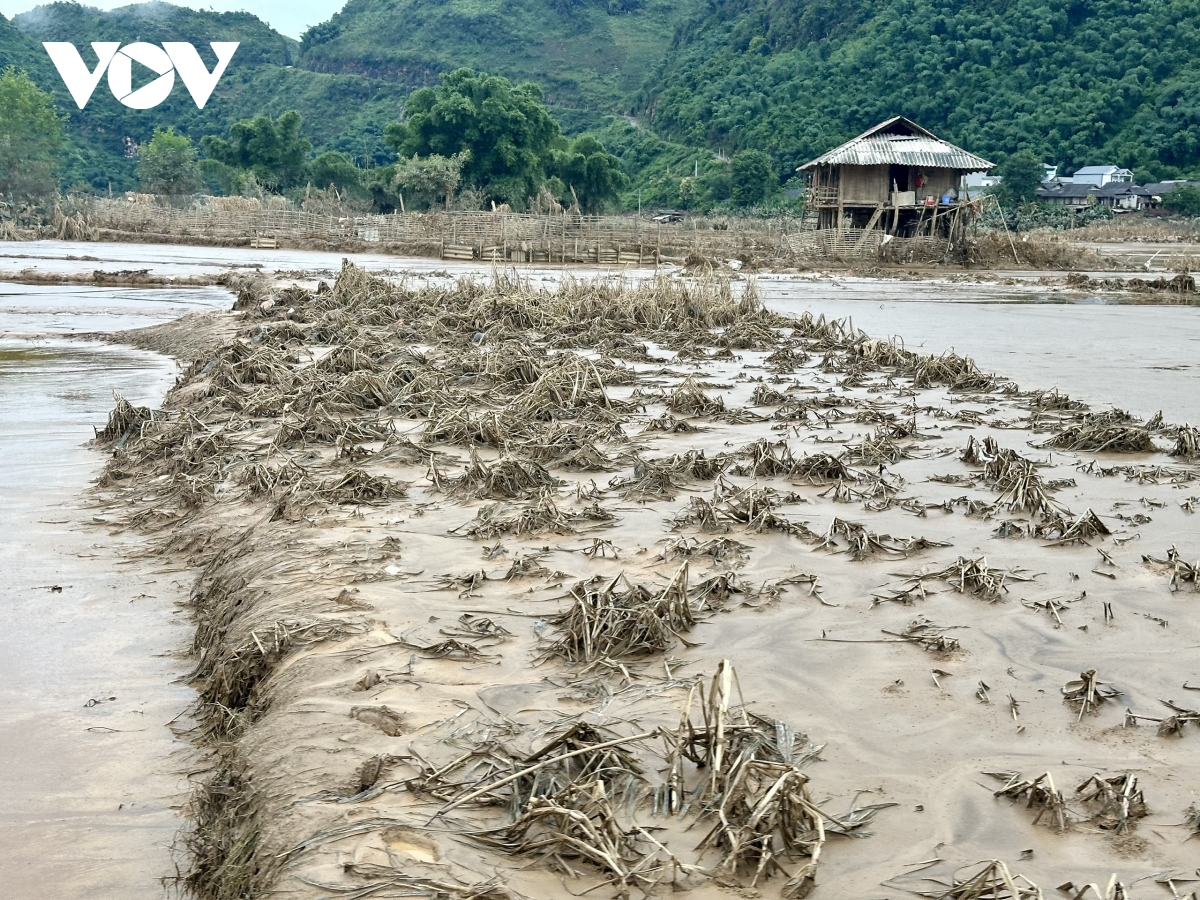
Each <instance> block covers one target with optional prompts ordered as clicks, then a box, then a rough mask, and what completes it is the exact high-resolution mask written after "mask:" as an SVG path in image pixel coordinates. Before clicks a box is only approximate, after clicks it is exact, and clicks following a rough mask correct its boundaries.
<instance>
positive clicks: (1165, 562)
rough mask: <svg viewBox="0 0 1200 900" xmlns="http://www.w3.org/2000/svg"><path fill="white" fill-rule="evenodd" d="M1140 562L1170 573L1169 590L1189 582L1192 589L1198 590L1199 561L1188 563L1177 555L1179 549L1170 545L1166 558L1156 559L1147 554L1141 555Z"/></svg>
mask: <svg viewBox="0 0 1200 900" xmlns="http://www.w3.org/2000/svg"><path fill="white" fill-rule="evenodd" d="M1142 562H1144V563H1147V564H1150V565H1154V566H1159V567H1161V568H1164V569H1166V570H1167V571H1169V572H1170V573H1171V591H1172V592H1177V591H1180V590H1182V589H1183V586H1184V585H1185V584H1188V583H1190V584H1191V585H1192V590H1193V591H1197V590H1200V561H1197V562H1194V563H1190V562H1188V561H1187V560H1185V559H1184V558H1183V557H1182V556H1180V555H1179V551H1178V550H1176V549H1175V548H1174V547H1171V548H1170V549H1169V550H1168V551H1167V558H1166V559H1158V558H1156V557H1153V556H1150V555H1148V554H1143V555H1142Z"/></svg>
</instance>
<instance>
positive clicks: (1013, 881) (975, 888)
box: [914, 859, 1044, 900]
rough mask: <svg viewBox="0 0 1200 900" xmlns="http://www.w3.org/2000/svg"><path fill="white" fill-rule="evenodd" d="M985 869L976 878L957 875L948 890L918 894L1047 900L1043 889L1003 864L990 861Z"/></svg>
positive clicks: (966, 899) (947, 899)
mask: <svg viewBox="0 0 1200 900" xmlns="http://www.w3.org/2000/svg"><path fill="white" fill-rule="evenodd" d="M982 866H983V867H982V868H981V869H979V871H977V872H975V873H974V874H972V875H965V876H962V877H960V876H959V874H958V872H955V873H954V874H953V875H952V876H950V883H949V884H948V885H946V889H945V890H940V889H934V890H921V891H914V893H916V894H918V895H919V896H921V897H931V898H933V900H1043V896H1044V895H1043V894H1042V890H1041V888H1039V887H1038V886H1037V885H1036V884H1034V883H1033V882H1032V881H1030V880H1029V879H1028V878H1026V877H1025V876H1024V875H1013V874H1012V872H1011V871H1009V868H1008V866H1007V865H1006V864H1005V863H1003V862H1002V861H1000V860H998V859H993V860H988V861H987V862H985V863H983V864H982ZM930 880H933V879H930ZM943 883H944V882H943Z"/></svg>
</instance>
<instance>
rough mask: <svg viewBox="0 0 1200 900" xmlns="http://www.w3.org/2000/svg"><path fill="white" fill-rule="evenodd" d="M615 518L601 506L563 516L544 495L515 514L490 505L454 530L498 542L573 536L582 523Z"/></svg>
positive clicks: (500, 504) (501, 504) (507, 508)
mask: <svg viewBox="0 0 1200 900" xmlns="http://www.w3.org/2000/svg"><path fill="white" fill-rule="evenodd" d="M612 518H613V514H612V513H610V512H609V511H608V510H606V509H603V508H602V507H600V506H599V505H598V504H593V505H592V506H589V507H585V508H584V509H583V510H580V511H572V512H564V511H563V510H561V509H560V508H559V506H558V504H557V503H555V502H554V498H553V497H552V496H551V495H550V494H543V495H542V496H541V497H540V498H539V499H538V501H537V502H536V503H534V504H533V505H531V506H527V507H524V508H523V509H520V510H519V511H516V512H514V511H513V508H512V507H511V506H509V505H507V504H506V503H504V502H502V501H497V502H495V503H489V504H487V505H486V506H484V507H483V508H482V509H480V510H479V512H478V513H476V515H475V518H474V519H472V520H471V521H469V522H466V523H464V524H462V525H459V526H458V527H457V528H454V529H451V533H452V534H464V535H467V536H468V537H474V538H496V537H500V536H502V535H505V534H511V535H522V534H544V533H546V532H553V533H554V534H571V533H572V532H574V531H575V530H576V527H575V526H576V525H578V524H580V523H582V522H588V521H590V522H607V521H610V520H611V519H612Z"/></svg>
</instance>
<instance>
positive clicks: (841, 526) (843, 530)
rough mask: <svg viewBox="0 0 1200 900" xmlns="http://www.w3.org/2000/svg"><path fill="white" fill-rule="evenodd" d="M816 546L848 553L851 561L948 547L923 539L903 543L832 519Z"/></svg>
mask: <svg viewBox="0 0 1200 900" xmlns="http://www.w3.org/2000/svg"><path fill="white" fill-rule="evenodd" d="M843 545H844V546H843ZM817 546H818V548H825V549H829V550H832V551H834V552H835V553H849V554H850V558H851V559H855V560H863V559H867V558H869V557H871V556H874V555H875V554H877V553H885V554H896V555H900V556H907V555H908V554H909V552H911V551H912V550H914V549H924V548H926V547H948V546H950V545H949V544H945V543H939V542H935V541H928V540H926V539H925V538H918V539H917V540H911V541H903V540H899V539H898V538H894V537H892V536H891V535H889V534H875V533H874V532H873V531H868V530H867V529H866V528H865V527H864V526H862V525H860V524H858V523H857V522H847V521H846V520H844V519H838V518H834V520H833V524H831V525H830V526H829V530H828V531H826V532H825V534H824V536H823V537H822V538H821V543H820V544H818V545H817Z"/></svg>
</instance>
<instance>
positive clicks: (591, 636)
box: [544, 562, 696, 663]
mask: <svg viewBox="0 0 1200 900" xmlns="http://www.w3.org/2000/svg"><path fill="white" fill-rule="evenodd" d="M687 579H688V564H687V563H686V562H685V563H684V564H683V565H681V566H680V567H679V570H678V571H677V572H676V573H675V576H674V577H673V578H672V579H671V581H670V583H669V584H667V586H666V587H665V588H662V589H661V590H659V589H651V588H649V587H647V586H645V585H641V584H634V583H633V582H632V581H630V580H629V579H628V578H626V577H625V575H624V574H622V575H618V576H617V577H616V578H614V579H613V580H612V581H610V582H608V583H606V584H603V585H601V586H600V587H589V586H588V584H587V583H586V582H579V583H577V584H575V585H574V586H573V587H572V588H571V593H570V595H569V596H570V598H571V600H572V604H571V607H570V608H569V609H568V610H567V611H566V612H564V613H560V614H559V615H557V616H554V617H553V618H551V619H550V620H549V621H550V623H551V624H552V625H554V626H555V627H556V628H558V630H559V631H560V632H561V634H560V636H559V637H558V638H557V639H556V640H555V641H554V642H553V643H552V644H551V645H550V646H549V648H547V649H546V650H545V651H544V656H546V657H559V658H561V659H563V660H565V661H566V662H568V663H592V662H595V661H596V660H600V659H613V660H620V659H630V658H633V657H638V656H644V655H646V654H651V653H663V652H666V651H667V650H669V649H671V648H672V647H673V646H675V644H676V643H677V642H678V641H679V640H681V639H682V637H681V635H682V634H683V633H686V632H688V631H690V630H691V629H692V626H693V625H695V623H696V620H695V617H694V615H693V613H692V608H691V605H690V603H689V602H688V596H687V594H688V588H687Z"/></svg>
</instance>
